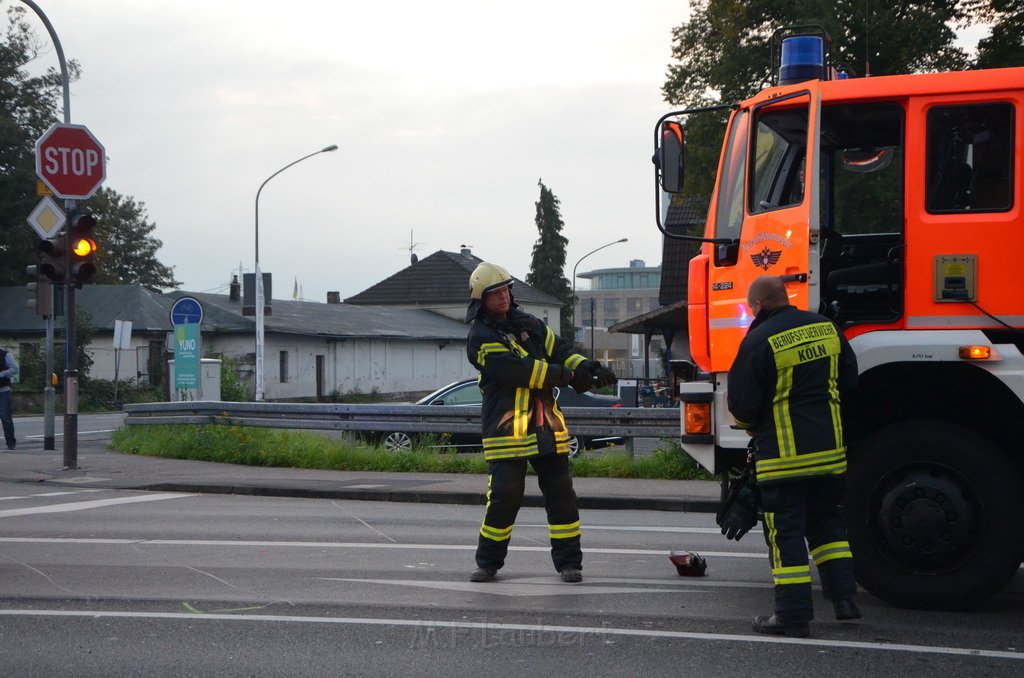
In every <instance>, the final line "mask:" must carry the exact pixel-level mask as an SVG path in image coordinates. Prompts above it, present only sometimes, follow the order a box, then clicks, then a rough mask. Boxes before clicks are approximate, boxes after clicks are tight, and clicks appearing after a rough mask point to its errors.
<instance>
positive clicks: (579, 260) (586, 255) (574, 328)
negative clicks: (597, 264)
mask: <svg viewBox="0 0 1024 678" xmlns="http://www.w3.org/2000/svg"><path fill="white" fill-rule="evenodd" d="M628 241H629V238H620V239H618V240H616V241H614V242H610V243H608V244H606V245H601V246H600V247H598V248H597V249H596V250H591V251H590V252H587V253H586V254H584V255H583V256H582V257H580V258H579V259H578V260H577V261H576V265H575V266H573V267H572V335H573V344H575V343H576V268H577V267H578V266H579V265H580V262H581V261H583V260H584V259H586V258H587V257H589V256H590V255H591V254H593V253H594V252H600V251H601V250H603V249H604V248H605V247H611V246H612V245H618V244H619V243H620V242H628ZM590 325H591V327H590V333H591V334H593V333H594V327H593V325H594V316H593V314H591V316H590ZM591 353H593V350H591ZM590 357H591V358H593V357H594V356H590Z"/></svg>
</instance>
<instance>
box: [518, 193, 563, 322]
mask: <svg viewBox="0 0 1024 678" xmlns="http://www.w3.org/2000/svg"><path fill="white" fill-rule="evenodd" d="M537 185H538V186H540V200H538V201H537V202H535V203H534V206H535V207H536V208H537V216H536V217H535V218H534V222H535V223H536V224H537V231H538V232H539V233H540V237H538V238H537V242H536V243H534V245H533V258H532V259H531V261H530V272H529V273H528V274H527V276H526V282H527V283H528V284H530V285H532V286H533V287H536V288H537V289H539V290H540V291H542V292H545V293H547V294H550V295H551V296H553V297H554V298H555V299H558V300H559V301H560V302H562V310H561V315H560V318H561V327H562V332H561V334H562V337H563V338H565V339H566V340H567V341H570V342H571V341H573V338H574V336H575V328H573V326H572V292H571V290H570V288H569V281H568V280H566V278H565V274H564V272H563V271H565V247H566V245H568V244H569V240H568V239H567V238H566V237H565V236H564V235H562V228H563V227H564V226H565V223H564V222H563V221H562V215H561V213H560V212H559V209H558V208H559V205H560V204H561V202H560V201H559V200H558V198H557V197H556V196H555V194H554V193H552V192H551V189H549V188H548V187H547V186H545V185H544V182H543V181H542V180H538V181H537Z"/></svg>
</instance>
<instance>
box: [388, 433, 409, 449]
mask: <svg viewBox="0 0 1024 678" xmlns="http://www.w3.org/2000/svg"><path fill="white" fill-rule="evenodd" d="M380 444H381V446H382V447H383V448H384V450H385V451H386V452H408V451H409V450H411V449H412V438H411V437H409V434H408V433H402V432H401V431H395V432H393V433H388V434H387V435H385V436H384V437H383V438H381V441H380Z"/></svg>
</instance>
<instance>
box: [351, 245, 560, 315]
mask: <svg viewBox="0 0 1024 678" xmlns="http://www.w3.org/2000/svg"><path fill="white" fill-rule="evenodd" d="M481 261H483V259H481V258H480V257H478V256H476V255H474V254H473V253H472V252H471V251H470V250H469V249H467V248H462V250H461V251H459V252H446V251H444V250H439V251H437V252H434V253H433V254H431V255H430V256H428V257H424V258H423V259H420V260H419V261H416V262H414V263H412V264H410V265H409V266H407V267H406V268H403V269H402V270H401V271H398V272H397V273H395V274H394V275H392V276H390V277H388V278H385V279H384V280H381V281H380V282H379V283H377V284H375V285H373V286H372V287H369V288H367V289H365V290H363V291H362V292H360V293H359V294H356V295H354V296H351V297H349V298H347V299H345V303H346V304H354V305H360V306H362V305H374V306H390V307H395V308H422V309H429V310H431V311H434V312H435V313H440V314H441V315H444V316H446V317H448V318H453V319H455V320H460V321H461V320H464V319H465V317H466V306H468V305H469V275H470V273H472V272H473V269H475V268H476V267H477V264H479V263H480V262H481ZM495 263H497V264H499V265H501V262H500V261H497V260H495ZM512 278H513V280H514V281H515V282H514V283H513V285H512V296H513V298H515V301H516V303H517V304H519V306H520V307H521V308H522V309H523V310H524V311H526V312H527V313H532V314H533V315H535V316H537V317H538V318H540V319H542V320H543V321H544V322H546V323H547V324H548V325H549V326H550V327H551V329H552V330H554V332H555V334H558V333H559V332H560V327H561V323H560V309H561V307H562V305H561V303H560V302H559V301H558V299H555V298H554V297H552V296H551V295H549V294H546V293H544V292H541V291H540V290H538V289H537V288H535V287H531V286H530V285H527V284H526V283H525V282H523V281H522V280H521V279H519V278H517V277H515V276H512Z"/></svg>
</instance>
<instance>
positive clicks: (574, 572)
mask: <svg viewBox="0 0 1024 678" xmlns="http://www.w3.org/2000/svg"><path fill="white" fill-rule="evenodd" d="M558 574H559V576H560V577H561V578H562V581H564V582H565V583H566V584H576V583H578V582H581V581H583V573H582V572H580V570H579V569H577V568H575V567H567V568H565V569H564V570H562V571H561V572H559V573H558Z"/></svg>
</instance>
